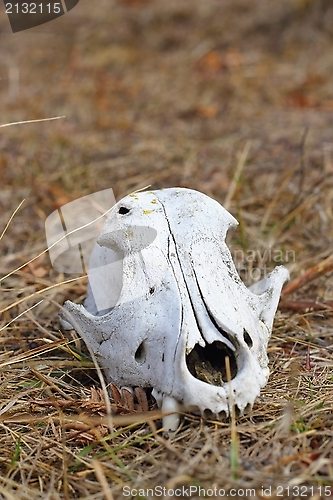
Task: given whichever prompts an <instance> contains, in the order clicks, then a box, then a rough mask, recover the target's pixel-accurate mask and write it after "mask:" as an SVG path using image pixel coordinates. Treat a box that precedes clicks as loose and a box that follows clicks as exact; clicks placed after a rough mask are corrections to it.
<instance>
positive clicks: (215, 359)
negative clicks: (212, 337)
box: [186, 340, 238, 386]
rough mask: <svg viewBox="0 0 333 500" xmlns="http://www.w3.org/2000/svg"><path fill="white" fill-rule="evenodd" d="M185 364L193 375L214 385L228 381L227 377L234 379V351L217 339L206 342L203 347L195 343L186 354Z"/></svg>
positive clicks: (235, 368)
mask: <svg viewBox="0 0 333 500" xmlns="http://www.w3.org/2000/svg"><path fill="white" fill-rule="evenodd" d="M227 358H228V359H229V363H228V361H227ZM228 364H229V367H230V375H229V374H228V371H229V370H228V368H227V365H228ZM186 365H187V368H188V370H189V372H190V373H191V375H193V377H195V378H197V379H198V380H201V381H202V382H206V383H207V384H210V385H216V386H222V385H223V384H224V383H225V382H228V379H229V377H230V378H231V380H232V379H234V378H235V377H236V375H237V371H238V370H237V362H236V357H235V355H234V353H233V352H232V350H231V349H230V348H229V347H227V346H226V345H225V344H223V342H221V341H219V340H217V341H214V342H212V343H211V344H206V345H205V347H201V346H200V345H199V344H196V345H195V347H194V348H193V349H192V351H191V352H190V353H189V354H187V356H186Z"/></svg>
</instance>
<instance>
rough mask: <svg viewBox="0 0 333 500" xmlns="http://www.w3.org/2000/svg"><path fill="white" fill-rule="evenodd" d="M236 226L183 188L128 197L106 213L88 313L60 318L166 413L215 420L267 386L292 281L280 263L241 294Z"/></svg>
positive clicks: (114, 373)
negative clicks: (232, 232)
mask: <svg viewBox="0 0 333 500" xmlns="http://www.w3.org/2000/svg"><path fill="white" fill-rule="evenodd" d="M236 225H237V221H236V220H235V219H234V217H233V216H232V215H231V214H230V213H229V212H227V211H226V210H225V209H224V208H223V207H222V206H221V205H220V204H219V203H218V202H216V201H214V200H212V199H211V198H209V197H208V196H206V195H204V194H202V193H199V192H197V191H193V190H190V189H183V188H171V189H162V190H158V191H148V192H141V193H136V194H132V195H129V196H126V197H125V198H123V199H122V200H121V201H119V202H118V203H117V204H116V205H115V206H114V207H113V208H112V210H111V212H110V214H109V216H108V219H107V221H106V223H105V225H104V228H103V230H102V233H101V234H100V236H99V238H98V240H97V245H96V246H95V248H94V250H93V253H92V256H91V260H90V270H89V274H88V276H89V288H88V295H87V299H86V302H85V306H82V305H77V304H74V303H72V302H69V301H67V302H66V303H65V305H64V308H63V309H62V312H61V318H62V321H63V323H65V322H66V321H67V322H68V323H70V324H71V325H72V326H73V328H75V329H76V330H78V331H79V332H80V334H81V335H82V336H83V337H84V339H85V341H86V343H87V344H88V345H89V346H90V348H91V349H92V351H93V352H94V353H95V355H96V357H97V359H98V361H99V363H100V364H101V366H102V367H103V368H104V370H105V372H106V375H107V378H108V379H109V380H110V381H112V382H114V383H115V384H116V385H118V386H120V387H124V386H127V387H128V386H130V387H134V386H140V387H152V388H153V395H154V397H155V398H156V400H157V403H158V405H159V406H161V407H162V409H164V410H168V411H170V410H175V411H176V410H177V409H178V407H179V405H181V406H183V407H184V408H186V409H188V410H192V411H200V412H201V414H202V415H203V416H204V417H213V416H215V417H217V418H221V417H222V416H228V415H229V414H230V408H231V405H232V404H235V405H236V407H237V408H238V411H240V412H243V411H244V410H246V409H249V408H251V407H252V405H253V403H254V401H255V399H256V397H257V396H258V395H259V392H260V389H261V388H262V387H263V386H264V385H265V383H266V382H267V379H268V374H269V370H268V358H267V343H268V340H269V337H270V334H271V330H272V325H273V319H274V314H275V311H276V308H277V305H278V301H279V297H280V292H281V288H282V285H283V283H284V282H285V281H286V280H287V279H288V276H289V274H288V271H287V270H286V269H285V268H284V267H282V266H280V267H277V268H275V269H274V271H273V272H272V273H270V275H269V276H268V277H267V278H265V279H263V280H261V281H260V282H258V283H256V284H255V285H253V286H252V287H250V288H247V287H246V286H245V285H244V283H243V282H242V281H241V279H240V277H239V275H238V273H237V271H236V268H235V266H234V263H233V260H232V258H231V254H230V252H229V250H228V247H227V246H226V243H225V237H226V232H227V230H228V229H229V227H234V226H236ZM101 309H102V311H101ZM68 323H67V324H68ZM226 358H229V363H228V365H229V367H230V370H229V371H228V370H227V368H226V364H227V362H226ZM230 378H231V380H230ZM167 425H169V427H170V428H172V427H173V428H175V426H176V425H177V421H176V420H174V421H173V422H172V423H170V421H168V424H167Z"/></svg>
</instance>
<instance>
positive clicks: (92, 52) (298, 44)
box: [0, 0, 333, 271]
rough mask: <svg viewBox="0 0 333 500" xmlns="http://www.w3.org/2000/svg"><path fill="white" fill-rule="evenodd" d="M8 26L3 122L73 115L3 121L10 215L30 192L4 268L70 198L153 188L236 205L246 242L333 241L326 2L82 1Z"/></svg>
mask: <svg viewBox="0 0 333 500" xmlns="http://www.w3.org/2000/svg"><path fill="white" fill-rule="evenodd" d="M0 28H1V36H0V78H1V79H0V105H1V107H0V111H1V113H0V122H1V123H0V124H1V125H4V124H7V123H11V122H16V121H23V120H36V119H43V118H49V117H56V116H64V118H61V119H59V120H55V121H46V122H41V123H30V124H22V125H14V126H10V127H4V128H2V129H1V133H0V176H1V177H0V178H1V190H0V207H1V215H0V222H1V226H2V227H4V226H5V224H6V222H7V221H8V219H9V217H10V215H11V213H12V212H13V210H14V209H15V208H16V207H17V206H18V204H19V202H20V201H21V200H22V199H23V198H24V199H25V203H24V205H23V206H22V208H21V209H20V211H19V213H18V214H17V215H16V217H15V222H13V223H12V224H11V226H10V228H9V229H8V231H7V233H6V235H5V236H4V238H3V241H2V245H1V253H2V254H3V255H5V256H6V257H5V260H4V261H3V262H4V263H5V265H8V266H10V262H11V261H12V260H15V259H16V260H18V261H20V260H21V261H24V259H27V258H30V257H32V256H34V255H36V251H38V250H40V249H42V248H44V247H45V245H46V242H45V236H44V222H45V219H46V217H47V216H48V215H49V214H50V213H51V212H52V211H53V210H55V209H56V208H57V207H59V206H61V205H63V204H65V203H67V202H69V201H71V200H74V199H76V198H79V197H81V196H83V195H86V194H89V193H92V192H95V191H99V190H101V189H105V188H112V189H113V190H114V194H115V196H116V199H120V198H121V197H122V196H124V195H126V194H128V193H129V192H131V191H133V190H136V189H140V188H143V187H145V186H147V185H150V186H151V187H152V188H160V187H165V186H185V187H189V188H193V189H197V190H200V191H202V192H204V193H206V194H208V195H209V196H212V197H214V198H216V199H217V200H218V201H219V202H221V203H225V204H226V206H227V208H228V209H229V210H230V211H231V212H232V213H233V214H234V215H235V216H236V217H237V218H238V219H239V220H240V227H239V229H238V230H237V231H236V233H234V236H233V242H234V244H235V245H236V247H237V246H240V247H241V248H243V250H246V251H248V250H249V249H258V248H259V249H261V250H262V251H264V250H265V249H268V248H273V249H285V248H292V249H293V251H295V252H296V253H295V255H296V256H297V259H298V263H302V262H303V261H306V259H309V258H312V257H313V256H314V255H321V256H322V255H323V253H324V254H325V252H326V253H327V251H328V249H329V248H330V247H331V236H332V232H331V225H332V224H331V223H332V193H331V186H332V183H331V181H330V176H332V173H333V165H332V154H333V141H332V139H333V136H332V133H333V80H332V74H333V44H332V40H333V5H332V3H331V2H330V1H329V0H283V1H279V2H274V1H273V0H271V1H269V0H246V1H243V0H236V1H235V0H229V1H223V2H222V1H220V0H204V1H203V0H192V1H191V2H189V1H185V0H171V1H168V2H167V3H166V2H162V1H159V0H118V1H110V0H101V1H99V2H96V3H92V2H88V1H85V0H80V2H79V4H78V5H77V6H76V7H75V8H74V9H73V10H71V11H70V12H69V13H67V14H66V15H64V16H62V17H60V18H58V19H56V20H54V21H51V22H49V23H46V24H44V25H41V26H39V27H36V28H33V29H30V30H26V31H22V32H19V33H15V34H13V33H12V32H11V29H10V25H9V21H8V19H7V17H6V14H5V9H4V7H1V9H0ZM324 257H325V255H324ZM290 269H291V271H293V263H290Z"/></svg>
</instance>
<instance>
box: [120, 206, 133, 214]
mask: <svg viewBox="0 0 333 500" xmlns="http://www.w3.org/2000/svg"><path fill="white" fill-rule="evenodd" d="M129 211H130V209H129V208H126V207H120V208H119V210H118V214H120V215H125V214H128V212H129Z"/></svg>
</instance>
